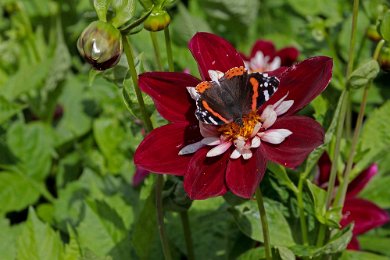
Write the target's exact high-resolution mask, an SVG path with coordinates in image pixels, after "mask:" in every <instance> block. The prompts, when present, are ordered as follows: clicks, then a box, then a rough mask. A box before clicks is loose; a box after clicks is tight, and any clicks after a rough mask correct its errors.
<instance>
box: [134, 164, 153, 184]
mask: <svg viewBox="0 0 390 260" xmlns="http://www.w3.org/2000/svg"><path fill="white" fill-rule="evenodd" d="M148 175H149V171H148V170H145V169H144V168H142V167H136V168H135V173H134V176H133V183H132V184H133V187H137V186H139V185H140V184H141V183H142V182H143V181H144V180H145V178H146V177H148Z"/></svg>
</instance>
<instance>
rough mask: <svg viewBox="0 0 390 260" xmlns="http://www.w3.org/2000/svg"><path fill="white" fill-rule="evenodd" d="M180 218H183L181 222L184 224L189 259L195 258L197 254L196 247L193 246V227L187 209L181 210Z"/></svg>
mask: <svg viewBox="0 0 390 260" xmlns="http://www.w3.org/2000/svg"><path fill="white" fill-rule="evenodd" d="M180 219H181V224H182V226H183V232H184V239H185V242H186V249H187V259H188V260H194V259H195V254H194V247H193V243H192V236H191V228H190V222H189V219H188V213H187V210H186V211H183V212H180Z"/></svg>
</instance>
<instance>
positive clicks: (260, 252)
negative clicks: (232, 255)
mask: <svg viewBox="0 0 390 260" xmlns="http://www.w3.org/2000/svg"><path fill="white" fill-rule="evenodd" d="M252 259H265V249H264V247H257V248H254V249H251V250H248V251H246V252H245V253H243V254H242V255H240V256H239V257H238V258H237V260H252Z"/></svg>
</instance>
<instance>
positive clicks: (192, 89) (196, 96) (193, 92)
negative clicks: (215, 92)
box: [187, 87, 200, 100]
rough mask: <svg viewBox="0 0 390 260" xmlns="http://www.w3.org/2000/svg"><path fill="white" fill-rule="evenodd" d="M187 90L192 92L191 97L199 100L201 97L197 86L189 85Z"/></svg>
mask: <svg viewBox="0 0 390 260" xmlns="http://www.w3.org/2000/svg"><path fill="white" fill-rule="evenodd" d="M187 91H188V93H189V94H190V96H191V98H192V99H193V100H198V99H199V97H200V94H199V93H198V91H196V88H195V87H187Z"/></svg>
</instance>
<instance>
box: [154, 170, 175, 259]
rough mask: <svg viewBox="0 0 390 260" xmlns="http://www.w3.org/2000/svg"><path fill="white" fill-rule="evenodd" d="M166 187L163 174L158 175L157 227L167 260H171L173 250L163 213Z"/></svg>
mask: <svg viewBox="0 0 390 260" xmlns="http://www.w3.org/2000/svg"><path fill="white" fill-rule="evenodd" d="M163 187H164V176H163V175H161V174H158V175H157V180H156V208H157V226H158V232H159V234H160V240H161V246H162V249H163V254H164V258H165V260H171V259H172V255H171V250H170V249H169V243H168V238H167V235H166V234H165V228H164V211H163V201H162V190H163Z"/></svg>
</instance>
